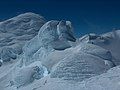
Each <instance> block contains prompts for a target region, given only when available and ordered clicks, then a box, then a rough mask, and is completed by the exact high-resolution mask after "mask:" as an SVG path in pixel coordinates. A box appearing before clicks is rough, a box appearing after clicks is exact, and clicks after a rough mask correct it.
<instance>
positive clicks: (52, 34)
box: [0, 13, 120, 90]
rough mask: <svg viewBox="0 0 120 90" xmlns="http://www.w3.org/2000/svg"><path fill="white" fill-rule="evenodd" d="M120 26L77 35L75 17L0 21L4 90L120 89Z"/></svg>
mask: <svg viewBox="0 0 120 90" xmlns="http://www.w3.org/2000/svg"><path fill="white" fill-rule="evenodd" d="M119 45H120V30H116V31H112V32H109V33H105V34H102V35H96V34H87V35H85V36H83V37H80V38H75V36H74V30H73V26H72V23H71V22H70V21H65V20H61V21H57V20H51V21H46V20H45V19H44V18H43V17H42V16H40V15H38V14H34V13H25V14H21V15H19V16H17V17H14V18H11V19H9V20H6V21H3V22H0V90H80V89H81V90H96V89H98V90H119V88H120V82H119V81H120V66H119V65H120V50H119V49H118V47H119Z"/></svg>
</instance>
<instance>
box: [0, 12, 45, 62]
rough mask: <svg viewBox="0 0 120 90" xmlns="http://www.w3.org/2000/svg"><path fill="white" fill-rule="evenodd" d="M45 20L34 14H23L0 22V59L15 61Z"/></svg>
mask: <svg viewBox="0 0 120 90" xmlns="http://www.w3.org/2000/svg"><path fill="white" fill-rule="evenodd" d="M44 23H45V19H44V18H43V17H42V16H39V15H37V14H34V13H25V14H21V15H19V16H17V17H14V18H11V19H8V20H6V21H3V22H0V58H1V59H2V60H3V61H10V60H11V59H16V55H19V54H21V53H22V52H23V51H22V47H23V46H24V44H25V43H26V41H28V40H30V39H32V38H33V37H34V36H36V34H37V33H38V31H39V29H40V28H41V26H42V25H43V24H44Z"/></svg>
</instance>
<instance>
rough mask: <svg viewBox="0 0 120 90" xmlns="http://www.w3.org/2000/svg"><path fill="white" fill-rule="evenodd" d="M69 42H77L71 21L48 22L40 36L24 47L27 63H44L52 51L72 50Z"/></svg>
mask: <svg viewBox="0 0 120 90" xmlns="http://www.w3.org/2000/svg"><path fill="white" fill-rule="evenodd" d="M69 41H73V42H74V41H75V38H74V36H73V33H72V26H71V23H70V22H69V21H55V20H52V21H48V22H47V23H45V24H44V25H43V26H42V27H41V29H40V30H39V32H38V35H37V36H35V37H34V38H33V39H32V40H30V41H29V42H28V43H26V45H25V46H24V47H23V51H24V57H25V60H26V62H25V63H26V64H29V63H31V62H34V60H40V61H41V62H42V61H44V60H45V58H46V56H47V55H48V54H49V53H50V52H51V51H53V50H64V49H66V48H70V47H71V45H70V43H69ZM48 63H49V62H48Z"/></svg>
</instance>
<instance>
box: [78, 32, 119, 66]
mask: <svg viewBox="0 0 120 90" xmlns="http://www.w3.org/2000/svg"><path fill="white" fill-rule="evenodd" d="M79 40H80V42H87V43H92V44H95V45H98V46H101V47H103V48H105V49H107V50H109V51H110V52H111V53H112V55H113V56H114V58H115V59H114V63H115V64H116V65H120V54H119V53H120V49H118V48H119V46H120V30H116V31H113V32H109V33H106V34H102V35H95V34H89V35H85V36H83V37H82V38H80V39H79Z"/></svg>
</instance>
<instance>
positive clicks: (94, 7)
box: [0, 0, 120, 36]
mask: <svg viewBox="0 0 120 90" xmlns="http://www.w3.org/2000/svg"><path fill="white" fill-rule="evenodd" d="M0 12H1V13H0V21H2V20H5V19H8V18H11V17H13V16H16V15H19V14H21V13H25V12H34V13H38V14H41V15H42V16H44V17H45V18H46V19H47V20H54V19H55V20H61V19H63V20H70V21H71V22H72V23H73V26H74V29H75V34H76V35H77V36H80V35H84V34H86V33H90V32H91V33H98V34H99V33H104V32H108V31H111V30H113V28H116V29H119V28H120V1H119V0H118V1H115V0H0Z"/></svg>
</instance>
